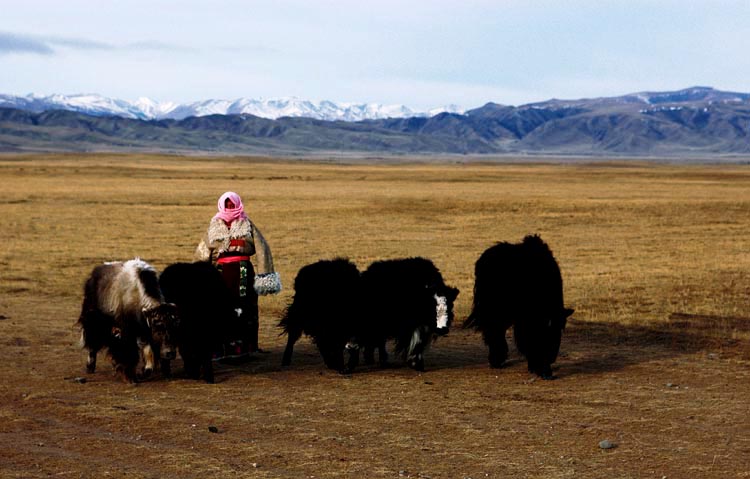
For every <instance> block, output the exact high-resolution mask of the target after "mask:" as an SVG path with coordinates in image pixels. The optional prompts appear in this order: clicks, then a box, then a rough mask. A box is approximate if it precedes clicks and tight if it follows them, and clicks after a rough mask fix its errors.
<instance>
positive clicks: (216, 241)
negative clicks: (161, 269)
mask: <svg viewBox="0 0 750 479" xmlns="http://www.w3.org/2000/svg"><path fill="white" fill-rule="evenodd" d="M231 240H244V242H237V241H235V242H231ZM238 243H239V244H238ZM227 252H229V253H241V254H244V255H247V256H253V255H255V260H256V261H255V262H256V265H257V268H258V271H257V272H256V274H266V273H273V272H275V271H274V268H273V258H272V257H271V249H270V248H269V247H268V243H266V240H265V238H263V235H262V234H261V232H260V230H259V229H258V228H257V227H256V226H255V225H254V224H253V222H252V221H250V220H249V219H239V220H236V221H234V222H232V224H231V226H227V225H226V223H224V221H223V220H222V219H221V218H213V219H212V220H211V222H210V223H209V225H208V231H206V235H205V236H204V237H203V239H201V242H200V243H199V244H198V248H196V250H195V259H196V260H198V261H209V260H210V261H212V262H215V261H216V259H217V258H218V257H219V255H221V254H222V253H227Z"/></svg>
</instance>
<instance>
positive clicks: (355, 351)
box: [343, 341, 359, 373]
mask: <svg viewBox="0 0 750 479" xmlns="http://www.w3.org/2000/svg"><path fill="white" fill-rule="evenodd" d="M344 348H345V349H346V352H347V353H348V354H349V361H347V363H346V367H345V368H344V371H343V372H345V373H351V372H352V371H354V369H355V368H356V367H357V365H358V364H359V344H357V343H356V342H355V341H349V342H347V343H346V346H345V347H344Z"/></svg>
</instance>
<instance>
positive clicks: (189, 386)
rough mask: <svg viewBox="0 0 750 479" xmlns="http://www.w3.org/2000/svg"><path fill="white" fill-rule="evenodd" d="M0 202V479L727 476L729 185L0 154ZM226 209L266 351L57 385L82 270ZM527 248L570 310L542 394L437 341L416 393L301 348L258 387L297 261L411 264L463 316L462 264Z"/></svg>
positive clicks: (700, 174)
mask: <svg viewBox="0 0 750 479" xmlns="http://www.w3.org/2000/svg"><path fill="white" fill-rule="evenodd" d="M0 184H2V189H1V190H0V231H2V235H1V236H0V238H2V247H1V248H0V317H2V318H3V319H0V372H1V373H2V378H3V383H4V384H3V388H2V389H0V476H1V477H48V476H60V477H104V476H110V477H205V476H212V477H294V478H307V477H357V478H370V477H373V478H375V477H399V476H404V477H406V476H408V477H432V478H439V477H440V478H442V477H444V478H463V477H473V478H481V477H494V478H502V477H571V478H579V477H594V478H599V477H628V478H629V477H632V478H636V477H638V478H640V477H657V478H661V477H664V476H667V477H670V478H676V477H690V476H692V477H696V478H697V477H700V478H704V477H705V478H708V477H717V478H719V477H722V478H725V477H750V473H749V472H748V471H750V459H748V458H750V420H749V419H748V408H749V404H750V403H749V402H748V397H749V393H750V386H748V380H750V368H749V367H748V366H750V169H749V168H748V167H747V166H741V165H721V166H710V165H690V166H680V165H661V164H648V163H600V164H567V165H566V164H534V165H531V164H519V163H516V164H505V165H467V164H463V165H450V164H440V165H425V164H419V165H417V164H415V165H409V164H403V165H393V164H391V165H339V164H322V163H308V162H301V161H300V162H282V161H271V160H263V159H205V158H181V157H159V156H137V155H122V156H118V155H96V156H74V155H50V156H4V157H0ZM227 189H231V190H234V191H237V192H238V193H240V194H241V195H242V196H243V200H244V201H245V203H246V205H247V209H248V211H249V213H250V215H251V217H252V218H253V219H254V221H255V222H256V223H257V224H258V226H259V227H260V228H261V230H262V231H263V233H264V234H265V236H266V237H267V239H268V240H269V243H270V244H271V247H272V250H273V252H274V260H275V262H276V265H277V268H278V270H279V271H280V273H281V275H282V278H283V280H284V282H285V286H286V288H287V289H286V290H285V291H283V292H282V294H280V295H278V296H275V297H270V298H269V297H266V298H262V299H261V346H262V347H264V348H266V349H268V350H270V351H271V353H270V354H268V355H265V356H262V357H261V358H259V359H257V360H255V361H252V362H250V363H248V364H246V365H242V366H226V365H222V366H219V367H218V374H217V380H218V384H216V385H206V384H203V383H199V382H193V381H188V380H184V379H180V378H179V377H178V378H177V379H175V380H171V381H164V380H161V379H159V378H157V379H155V380H152V381H149V382H146V383H142V384H140V385H138V386H135V387H130V386H126V385H124V384H122V383H119V382H117V381H116V380H115V379H114V378H113V376H112V371H111V367H110V366H109V364H108V363H107V362H106V361H100V368H99V371H97V373H95V374H93V375H90V376H86V379H87V382H85V383H84V384H81V383H78V382H75V381H74V380H72V378H76V377H80V376H85V375H84V373H83V370H84V357H83V354H82V353H81V352H80V350H79V349H78V348H77V346H76V342H77V338H78V333H77V331H76V330H75V329H74V328H73V323H74V322H75V320H76V318H77V315H78V312H79V307H80V300H81V292H82V283H83V281H84V279H85V277H86V275H87V273H88V272H89V271H90V270H91V268H92V267H93V266H94V265H96V264H98V263H100V262H102V261H107V260H112V259H127V258H131V257H133V256H136V255H138V256H141V257H143V258H144V259H146V260H148V261H150V262H151V263H152V264H154V265H155V266H156V267H157V268H163V267H164V266H165V265H167V264H169V263H171V262H175V261H186V260H190V259H191V258H192V253H193V249H194V247H195V244H196V242H197V240H198V239H199V237H200V235H201V234H202V232H203V229H204V228H205V226H206V224H207V222H208V220H209V218H210V217H211V216H212V215H213V213H214V208H215V206H214V205H215V200H216V198H217V197H218V195H219V194H221V193H222V192H223V191H225V190H227ZM528 233H539V234H541V236H542V237H543V238H544V239H545V240H546V241H547V242H548V243H549V244H550V246H551V247H552V249H553V251H554V253H555V255H556V257H557V259H558V262H559V263H560V267H561V269H562V272H563V278H564V280H565V295H566V302H567V303H568V304H569V305H570V306H572V307H574V308H575V309H576V313H575V315H574V318H573V320H572V321H571V322H570V325H569V329H568V330H567V331H566V335H565V337H564V338H563V345H562V350H563V354H562V357H561V358H560V359H559V361H558V366H559V369H558V370H557V374H558V375H559V376H560V379H559V380H558V381H552V382H542V381H535V380H534V378H532V377H531V376H529V375H528V374H527V373H526V370H525V364H524V363H523V362H522V360H521V359H520V358H518V357H517V356H516V355H515V354H514V353H512V360H511V362H510V364H509V366H508V367H506V368H504V369H500V370H491V369H489V368H488V367H487V364H486V350H485V347H484V345H483V344H482V343H481V339H480V338H479V337H478V336H477V335H474V334H472V333H470V332H468V331H463V330H461V329H460V328H457V327H456V328H454V331H452V332H451V334H450V335H449V336H448V337H446V338H444V339H441V340H440V341H439V342H438V343H437V344H436V345H435V346H434V348H433V349H432V350H431V351H430V352H429V353H428V356H427V361H426V366H427V368H428V371H427V372H426V373H424V374H418V373H416V372H414V371H412V370H409V369H407V368H402V367H397V368H393V369H388V370H378V369H367V368H363V369H361V370H360V371H359V372H357V373H356V374H354V375H352V376H350V377H343V376H339V375H338V374H335V373H331V372H329V371H327V370H325V369H324V368H323V366H322V361H321V360H320V358H319V356H318V355H317V352H316V350H315V349H314V347H313V346H312V345H310V343H309V342H308V341H306V340H302V341H301V342H300V343H298V347H297V350H296V352H295V357H294V359H293V366H292V367H291V368H288V369H286V370H282V369H281V368H280V366H279V364H280V359H281V352H282V350H283V345H284V338H280V337H279V336H278V329H277V328H276V327H275V323H276V321H277V320H278V317H279V315H280V314H281V312H282V310H283V308H284V306H285V305H286V303H287V302H288V301H289V299H290V297H291V295H292V291H291V286H292V283H293V279H294V276H295V274H296V272H297V270H298V269H299V268H300V267H301V266H303V265H305V264H307V263H309V262H312V261H315V260H317V259H320V258H331V257H334V256H336V255H343V256H348V257H350V258H351V259H353V260H354V261H355V262H356V263H357V264H358V265H359V266H366V265H367V264H368V263H369V262H370V261H372V260H375V259H381V258H390V257H403V256H410V255H421V256H426V257H429V258H431V259H433V260H434V261H435V263H436V264H437V265H438V267H440V269H441V270H442V272H443V275H444V277H445V278H446V280H447V282H448V283H449V284H452V285H455V286H457V287H459V288H460V289H461V295H460V296H459V298H458V302H457V310H456V314H457V318H458V320H459V322H460V321H461V320H462V319H463V318H464V317H466V315H467V314H468V312H469V309H470V307H471V297H472V294H471V290H472V284H473V264H474V261H475V260H476V258H477V257H478V255H479V254H480V253H481V252H482V251H483V250H484V249H485V248H487V247H488V246H490V245H491V244H493V243H494V242H496V241H500V240H510V241H517V240H520V239H521V238H522V237H523V235H525V234H528ZM176 372H177V373H178V375H179V373H180V368H179V363H178V365H177V371H176ZM210 425H213V426H216V427H218V429H219V433H218V434H215V433H210V432H208V426H210ZM603 439H609V440H611V441H614V442H615V443H617V444H618V447H617V448H615V449H612V450H608V451H604V450H600V449H599V448H598V443H599V441H601V440H603Z"/></svg>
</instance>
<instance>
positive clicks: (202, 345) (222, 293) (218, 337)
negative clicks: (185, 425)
mask: <svg viewBox="0 0 750 479" xmlns="http://www.w3.org/2000/svg"><path fill="white" fill-rule="evenodd" d="M159 284H160V285H161V290H162V291H163V292H164V297H165V299H167V300H168V301H170V302H172V303H174V304H176V305H177V309H178V311H179V314H180V327H179V329H178V336H177V349H178V350H179V353H180V356H181V357H182V360H183V363H184V366H185V373H186V374H187V376H188V377H190V378H192V379H199V378H200V376H201V369H202V370H203V379H204V380H205V381H206V382H207V383H213V382H214V369H213V363H212V354H213V353H214V352H215V351H217V350H219V349H221V346H222V345H223V344H224V343H225V342H226V341H227V340H228V339H229V338H233V337H235V335H234V334H233V333H235V331H234V329H235V328H236V327H237V325H238V323H239V321H238V319H237V316H238V312H236V311H235V309H234V299H233V298H232V295H231V292H230V291H229V289H228V288H227V286H226V284H225V283H224V279H223V278H222V277H221V273H219V271H218V270H217V269H216V268H215V267H214V266H213V265H212V264H211V263H209V262H202V261H201V262H196V263H175V264H172V265H170V266H167V267H166V268H165V269H164V272H162V274H161V276H160V277H159Z"/></svg>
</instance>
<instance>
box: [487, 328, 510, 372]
mask: <svg viewBox="0 0 750 479" xmlns="http://www.w3.org/2000/svg"><path fill="white" fill-rule="evenodd" d="M494 336H496V337H494V338H492V339H489V338H485V342H486V343H487V346H489V348H490V355H489V361H490V367H493V368H501V367H503V363H505V360H506V359H508V342H507V341H506V340H505V331H502V332H499V333H496V334H495V335H494Z"/></svg>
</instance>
